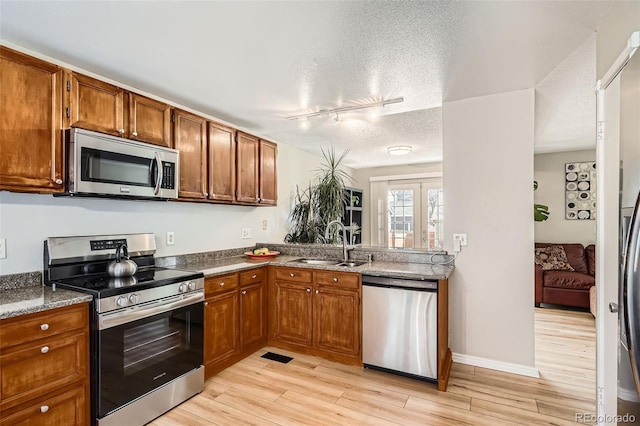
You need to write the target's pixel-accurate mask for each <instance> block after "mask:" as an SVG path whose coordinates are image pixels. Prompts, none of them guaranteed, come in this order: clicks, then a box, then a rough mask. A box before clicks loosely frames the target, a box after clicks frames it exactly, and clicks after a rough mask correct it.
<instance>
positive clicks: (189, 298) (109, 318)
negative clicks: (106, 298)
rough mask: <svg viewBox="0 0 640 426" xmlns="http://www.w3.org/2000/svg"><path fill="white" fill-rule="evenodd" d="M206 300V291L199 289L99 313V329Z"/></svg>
mask: <svg viewBox="0 0 640 426" xmlns="http://www.w3.org/2000/svg"><path fill="white" fill-rule="evenodd" d="M202 301H204V291H202V290H201V291H197V292H194V293H190V294H188V295H184V296H183V295H180V296H172V297H168V298H166V299H161V300H156V301H154V302H150V303H145V304H144V305H140V306H134V307H132V308H129V309H123V310H121V311H115V312H109V313H107V314H99V315H98V330H106V329H108V328H111V327H116V326H118V325H122V324H125V323H128V322H133V321H137V320H140V319H143V318H148V317H151V316H154V315H158V314H161V313H164V312H168V311H172V310H174V309H177V308H182V307H184V306H189V305H194V304H196V303H199V302H202Z"/></svg>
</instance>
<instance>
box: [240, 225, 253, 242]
mask: <svg viewBox="0 0 640 426" xmlns="http://www.w3.org/2000/svg"><path fill="white" fill-rule="evenodd" d="M241 235H242V239H243V240H247V239H249V238H251V228H242V233H241Z"/></svg>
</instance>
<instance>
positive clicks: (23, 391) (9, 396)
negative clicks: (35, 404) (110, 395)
mask: <svg viewBox="0 0 640 426" xmlns="http://www.w3.org/2000/svg"><path fill="white" fill-rule="evenodd" d="M87 337H88V333H87V332H84V333H77V334H72V333H68V334H66V335H61V336H59V337H57V338H55V339H53V338H52V339H42V340H40V341H38V342H34V344H32V345H23V346H19V347H16V348H14V349H11V350H8V351H4V352H3V353H2V355H0V401H2V403H3V404H5V403H7V404H9V403H13V402H16V401H17V400H23V399H24V400H26V399H29V398H33V397H36V396H38V395H42V394H44V393H46V392H49V391H52V390H54V389H55V388H59V387H61V386H66V385H69V384H71V383H73V382H76V381H78V380H82V379H85V378H86V377H87V374H88V372H87V364H88V348H87V341H88V339H87Z"/></svg>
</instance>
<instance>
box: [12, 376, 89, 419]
mask: <svg viewBox="0 0 640 426" xmlns="http://www.w3.org/2000/svg"><path fill="white" fill-rule="evenodd" d="M88 397H89V395H88V392H87V389H86V387H85V386H84V385H79V386H76V387H74V388H70V389H69V390H67V391H64V392H62V393H60V392H55V393H51V394H49V395H46V396H42V397H38V398H36V399H34V400H32V401H30V402H29V403H28V404H25V405H23V406H22V407H20V408H18V409H17V410H5V411H3V413H2V415H0V425H3V426H4V425H7V426H8V425H12V426H18V425H19V426H22V425H24V426H27V425H29V426H40V425H42V426H45V425H88V424H89V423H88V414H89V411H88V407H89V406H88V402H89V401H88V399H89V398H88ZM6 411H9V412H10V414H7V413H6ZM11 411H13V413H11Z"/></svg>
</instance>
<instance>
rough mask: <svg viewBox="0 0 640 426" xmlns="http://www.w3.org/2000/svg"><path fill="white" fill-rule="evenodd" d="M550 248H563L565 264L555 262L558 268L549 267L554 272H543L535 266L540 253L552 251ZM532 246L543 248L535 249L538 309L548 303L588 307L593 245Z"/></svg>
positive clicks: (593, 280) (593, 257) (591, 282)
mask: <svg viewBox="0 0 640 426" xmlns="http://www.w3.org/2000/svg"><path fill="white" fill-rule="evenodd" d="M552 246H561V247H562V248H563V249H564V252H565V253H566V262H558V263H557V264H556V266H557V269H556V266H551V267H552V268H553V269H550V270H543V267H542V266H540V265H539V264H538V263H539V254H540V253H544V252H545V251H549V250H554V249H551V247H552ZM535 247H536V249H545V250H536V265H535V305H536V306H537V307H539V306H540V304H541V303H548V304H553V305H563V306H572V307H578V308H585V309H588V308H590V305H591V300H590V290H591V287H593V286H594V285H595V272H596V246H595V245H593V244H591V245H589V246H587V247H586V248H585V247H584V246H583V245H582V244H576V243H570V244H567V243H536V244H535ZM561 260H563V259H561ZM567 263H568V265H567ZM548 267H549V264H545V268H548ZM571 269H573V270H571ZM591 293H592V294H593V293H594V292H591Z"/></svg>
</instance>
